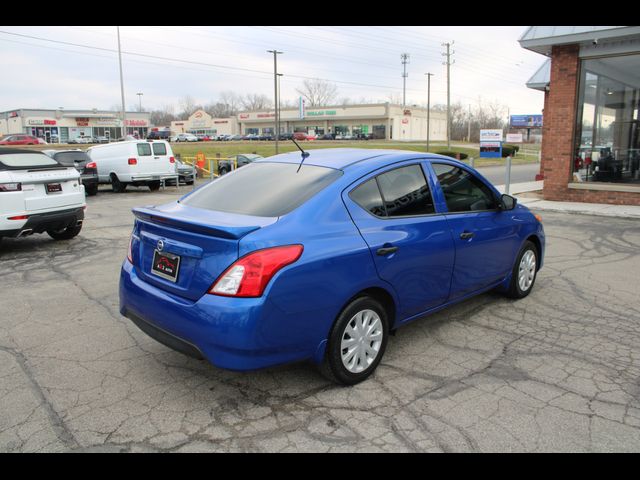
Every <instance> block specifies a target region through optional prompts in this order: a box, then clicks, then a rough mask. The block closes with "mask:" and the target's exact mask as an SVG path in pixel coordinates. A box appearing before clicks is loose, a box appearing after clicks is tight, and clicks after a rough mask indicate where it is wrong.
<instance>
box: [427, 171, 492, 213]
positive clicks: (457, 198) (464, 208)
mask: <svg viewBox="0 0 640 480" xmlns="http://www.w3.org/2000/svg"><path fill="white" fill-rule="evenodd" d="M432 166H433V169H434V171H435V172H436V176H437V177H438V182H439V183H440V187H442V191H443V192H444V198H445V201H446V202H447V208H448V210H449V211H450V212H473V211H477V210H494V209H496V208H498V205H497V202H496V199H495V197H494V195H493V192H492V191H491V189H490V188H489V187H487V186H486V185H485V184H484V182H482V181H481V180H480V179H478V178H476V177H475V176H474V175H473V174H471V173H470V172H467V171H466V170H463V169H462V168H460V167H455V166H453V165H445V164H442V163H432Z"/></svg>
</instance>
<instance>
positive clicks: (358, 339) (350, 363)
mask: <svg viewBox="0 0 640 480" xmlns="http://www.w3.org/2000/svg"><path fill="white" fill-rule="evenodd" d="M367 327H368V328H369V331H365V328H367ZM388 337H389V322H388V315H387V312H386V310H385V309H384V307H383V306H382V305H381V304H380V303H379V302H378V301H377V300H375V299H373V298H371V297H368V296H364V297H358V298H356V299H355V300H353V301H352V302H351V303H349V305H347V306H346V307H345V308H344V309H343V310H342V312H341V313H340V315H338V318H337V319H336V321H335V323H334V324H333V327H332V328H331V332H330V333H329V341H328V342H327V349H326V352H325V356H324V360H323V362H322V363H321V364H320V366H319V368H320V372H321V373H322V374H323V375H324V376H325V377H326V378H328V379H329V380H331V381H333V382H336V383H340V384H342V385H355V384H356V383H360V382H362V381H363V380H365V379H367V378H368V377H369V376H370V375H371V374H372V373H373V372H374V370H375V369H376V367H377V366H378V364H379V363H380V360H381V359H382V356H383V355H384V351H385V349H386V346H387V340H388ZM350 344H353V347H354V348H353V349H351V351H350V350H349V345H350ZM367 344H369V345H368V346H367ZM372 354H373V355H372ZM365 364H366V365H365Z"/></svg>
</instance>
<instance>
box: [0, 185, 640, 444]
mask: <svg viewBox="0 0 640 480" xmlns="http://www.w3.org/2000/svg"><path fill="white" fill-rule="evenodd" d="M189 189H190V187H181V188H180V192H181V193H186V192H187V191H189ZM176 196H177V191H176V189H174V188H167V189H166V190H164V191H159V192H156V193H151V192H149V190H148V188H142V187H141V188H130V189H129V190H127V192H126V193H123V194H114V193H112V192H111V191H110V190H109V189H105V188H104V187H103V188H102V189H101V191H100V193H99V194H98V196H96V197H89V198H87V204H88V208H87V212H86V219H85V225H84V227H83V230H82V232H81V233H80V235H79V236H78V237H76V238H75V239H73V240H70V241H67V242H55V241H53V240H51V239H50V238H49V236H47V235H33V236H31V237H27V238H23V239H15V240H14V239H10V240H8V239H6V240H4V241H3V243H2V247H1V249H0V265H1V266H2V284H1V287H0V305H2V309H1V310H0V378H1V381H0V404H1V405H2V408H0V451H3V452H14V451H28V452H33V451H70V450H74V451H180V452H181V451H268V452H275V451H320V452H324V451H332V452H352V451H367V452H378V451H400V452H406V451H408V452H414V451H419V452H425V451H426V452H439V451H447V452H468V451H506V452H510V451H527V452H528V451H580V452H582V451H635V452H638V451H640V381H639V378H640V302H639V301H638V298H639V296H640V282H638V278H639V277H638V272H639V271H640V222H638V221H637V220H625V219H617V218H600V217H589V216H580V215H569V214H559V213H553V214H552V213H546V214H544V213H543V222H544V224H545V229H546V234H547V246H548V249H547V253H546V264H545V267H544V268H543V269H542V270H541V272H540V274H539V276H538V279H537V281H536V285H535V287H534V290H533V292H532V294H531V295H529V296H528V297H526V298H525V299H523V300H521V301H516V302H514V301H511V300H508V299H506V298H504V297H502V296H500V295H498V294H495V293H488V294H484V295H481V296H479V297H476V298H474V299H472V300H469V301H466V302H464V303H462V304H459V305H457V306H455V307H453V308H449V309H447V310H445V311H442V312H440V313H438V314H435V315H433V316H431V317H429V318H425V319H423V320H419V321H416V322H414V323H412V324H410V325H409V326H407V327H404V328H402V329H400V330H399V331H398V332H397V335H395V336H393V337H391V339H390V341H389V345H388V347H387V351H386V354H385V357H384V358H383V361H382V363H381V365H380V367H379V368H378V370H377V371H376V373H375V374H374V376H373V377H372V378H371V379H369V380H367V381H365V382H363V383H361V384H359V385H356V386H354V387H341V386H337V385H334V384H332V383H330V382H328V381H327V380H325V379H324V378H323V377H322V376H320V375H319V374H318V373H317V371H316V370H315V369H314V368H313V366H311V365H310V364H306V363H302V364H295V365H288V366H282V367H278V368H271V369H268V370H262V371H257V372H250V373H237V372H230V371H224V370H220V369H217V368H215V367H213V366H211V365H210V364H208V363H206V362H203V361H198V360H194V359H191V358H188V357H186V356H184V355H182V354H180V353H176V352H174V351H172V350H170V349H168V348H166V347H164V346H163V345H161V344H159V343H157V342H156V341H154V340H152V339H150V338H149V337H147V336H146V335H145V334H144V333H142V332H141V331H140V330H138V328H137V327H135V326H134V325H133V324H132V323H131V322H130V321H129V320H128V319H126V318H123V317H121V316H120V314H119V311H118V276H119V270H120V264H121V262H122V260H123V259H124V258H125V256H126V252H127V246H128V241H129V234H130V231H131V227H132V224H133V217H132V215H131V211H130V209H131V208H132V207H133V206H139V205H148V204H158V203H163V202H165V201H170V200H174V199H175V198H177V197H176Z"/></svg>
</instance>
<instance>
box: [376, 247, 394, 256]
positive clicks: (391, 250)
mask: <svg viewBox="0 0 640 480" xmlns="http://www.w3.org/2000/svg"><path fill="white" fill-rule="evenodd" d="M397 251H398V247H382V248H379V249H378V251H377V252H376V254H378V255H380V256H385V255H389V254H390V253H395V252H397Z"/></svg>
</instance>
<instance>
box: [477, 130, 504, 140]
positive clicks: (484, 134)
mask: <svg viewBox="0 0 640 480" xmlns="http://www.w3.org/2000/svg"><path fill="white" fill-rule="evenodd" d="M480 141H481V142H501V141H502V130H501V129H498V128H490V129H483V130H480Z"/></svg>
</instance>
